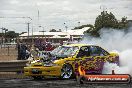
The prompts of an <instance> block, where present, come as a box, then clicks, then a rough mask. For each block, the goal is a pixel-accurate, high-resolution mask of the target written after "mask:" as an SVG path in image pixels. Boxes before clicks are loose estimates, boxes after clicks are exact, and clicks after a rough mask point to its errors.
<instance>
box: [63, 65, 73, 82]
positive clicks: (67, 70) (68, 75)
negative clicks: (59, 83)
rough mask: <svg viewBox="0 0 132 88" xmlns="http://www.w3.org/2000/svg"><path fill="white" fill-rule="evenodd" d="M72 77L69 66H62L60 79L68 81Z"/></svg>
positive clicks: (71, 70)
mask: <svg viewBox="0 0 132 88" xmlns="http://www.w3.org/2000/svg"><path fill="white" fill-rule="evenodd" d="M73 75H74V73H73V68H72V66H71V65H69V64H65V65H63V67H62V69H61V78H63V79H69V78H72V77H73Z"/></svg>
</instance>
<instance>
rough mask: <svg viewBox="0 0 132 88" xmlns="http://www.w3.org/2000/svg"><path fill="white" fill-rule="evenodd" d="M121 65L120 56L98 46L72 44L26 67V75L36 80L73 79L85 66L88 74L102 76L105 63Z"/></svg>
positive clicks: (58, 48) (55, 50) (61, 47)
mask: <svg viewBox="0 0 132 88" xmlns="http://www.w3.org/2000/svg"><path fill="white" fill-rule="evenodd" d="M107 61H108V62H110V63H116V64H117V65H119V56H118V54H116V53H109V52H107V51H106V50H104V49H103V48H101V47H99V46H96V45H87V44H70V45H63V46H59V47H57V48H56V49H54V50H53V51H51V52H50V54H49V55H47V56H45V58H44V59H38V60H35V61H33V62H32V63H31V64H30V66H27V67H24V74H25V75H26V76H31V77H33V78H34V79H40V78H43V77H45V76H57V77H61V78H72V77H74V76H75V74H78V66H80V65H81V66H84V67H85V69H86V73H90V74H101V73H102V68H103V64H104V63H105V62H107Z"/></svg>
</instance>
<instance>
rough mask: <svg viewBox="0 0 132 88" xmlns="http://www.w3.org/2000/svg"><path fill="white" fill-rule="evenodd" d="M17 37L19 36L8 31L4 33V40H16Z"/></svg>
mask: <svg viewBox="0 0 132 88" xmlns="http://www.w3.org/2000/svg"><path fill="white" fill-rule="evenodd" d="M18 36H19V34H18V33H15V32H14V31H8V32H6V38H16V37H18Z"/></svg>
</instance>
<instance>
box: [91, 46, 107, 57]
mask: <svg viewBox="0 0 132 88" xmlns="http://www.w3.org/2000/svg"><path fill="white" fill-rule="evenodd" d="M90 55H91V56H107V55H109V53H108V52H107V51H105V50H104V49H102V48H101V47H98V46H91V47H90Z"/></svg>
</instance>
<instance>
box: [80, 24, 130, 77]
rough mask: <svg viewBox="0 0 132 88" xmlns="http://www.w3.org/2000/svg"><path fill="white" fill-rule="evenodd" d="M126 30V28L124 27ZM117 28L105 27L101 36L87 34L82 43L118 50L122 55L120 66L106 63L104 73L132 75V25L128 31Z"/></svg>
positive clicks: (110, 50)
mask: <svg viewBox="0 0 132 88" xmlns="http://www.w3.org/2000/svg"><path fill="white" fill-rule="evenodd" d="M124 30H125V29H124ZM124 30H123V29H122V30H115V29H106V28H103V29H101V31H100V38H95V37H91V36H88V34H87V36H85V37H84V38H83V40H82V41H81V42H80V43H85V44H94V45H99V46H101V47H103V48H104V49H106V50H107V51H109V52H117V53H118V54H119V57H120V66H117V65H116V64H110V63H108V62H107V63H105V65H104V69H103V74H111V72H112V71H111V70H115V73H116V74H130V75H132V27H131V28H129V29H128V31H127V32H125V31H124Z"/></svg>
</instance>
